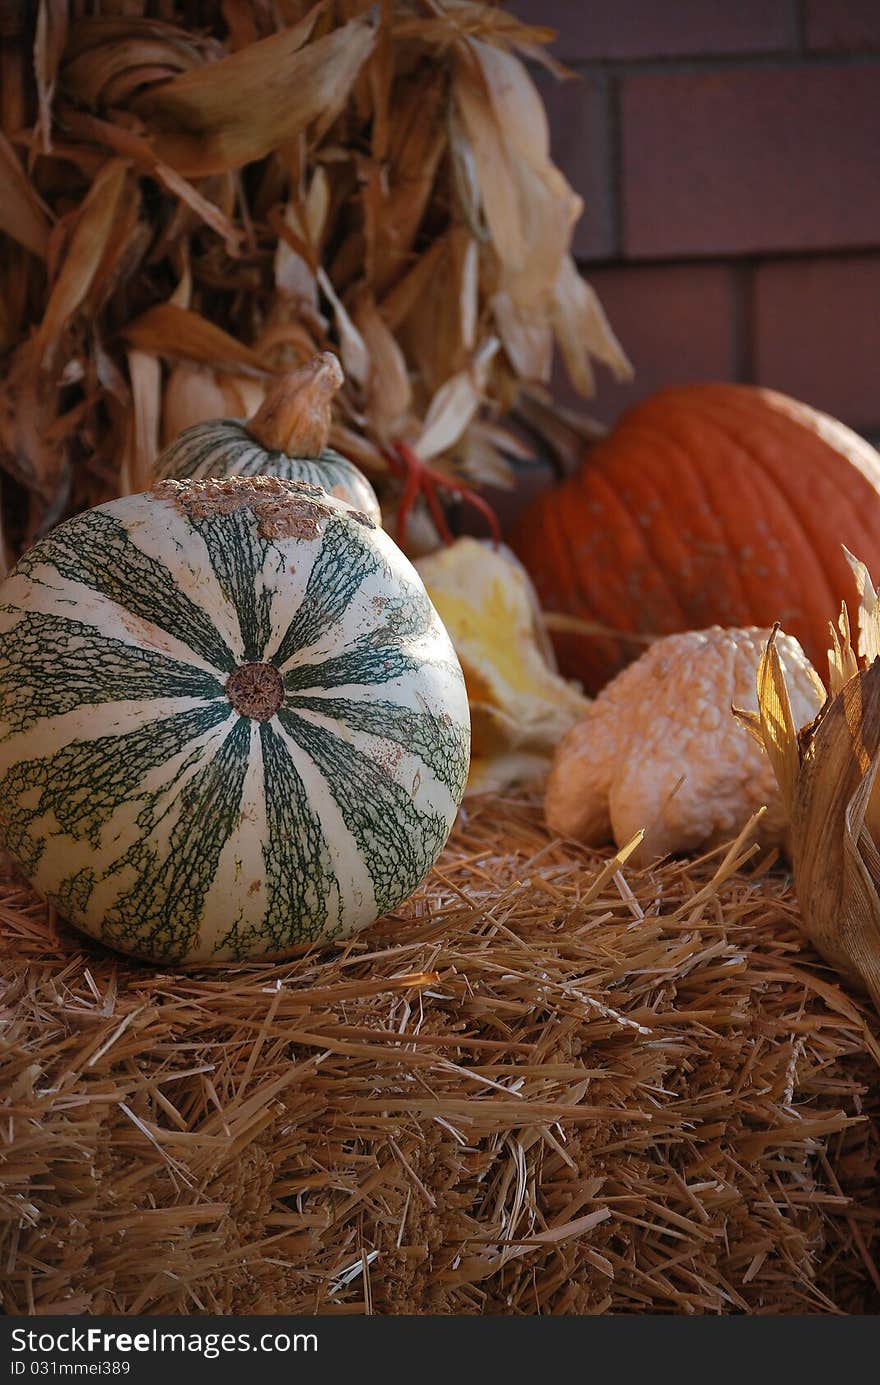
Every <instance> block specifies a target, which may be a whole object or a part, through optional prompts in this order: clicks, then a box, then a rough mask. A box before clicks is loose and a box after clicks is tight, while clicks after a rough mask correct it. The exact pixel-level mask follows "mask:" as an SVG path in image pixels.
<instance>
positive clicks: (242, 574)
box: [190, 510, 272, 663]
mask: <svg viewBox="0 0 880 1385" xmlns="http://www.w3.org/2000/svg"><path fill="white" fill-rule="evenodd" d="M190 524H191V526H192V528H193V529H194V530H195V531H196V533H197V534H199V535H200V537H201V539H202V541H203V543H204V545H205V549H206V552H207V554H208V560H209V562H210V564H211V567H212V569H213V572H214V575H215V577H216V578H217V584H218V586H219V588H220V590H221V592H222V593H223V595H224V596H225V598H226V600H227V601H228V602H229V604H230V606H231V607H232V608H233V610H234V612H235V616H236V620H237V622H238V627H239V631H240V633H241V640H242V649H243V655H242V659H243V662H245V663H257V662H258V661H259V660H261V659H262V657H263V655H264V652H265V649H266V646H267V644H268V642H269V637H270V635H271V633H272V596H271V592H270V590H269V589H268V588H267V587H266V585H265V583H264V582H263V581H262V573H263V569H264V567H265V565H266V561H267V558H268V555H269V552H270V546H269V541H268V540H267V539H264V538H262V536H261V535H260V534H259V533H258V532H257V527H256V525H255V523H254V515H253V512H252V511H249V510H236V511H235V512H233V513H232V514H230V515H224V516H223V521H222V523H217V520H216V519H211V518H205V519H195V518H193V519H191V520H190Z"/></svg>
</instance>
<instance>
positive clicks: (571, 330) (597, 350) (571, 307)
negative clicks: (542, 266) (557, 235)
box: [551, 256, 633, 395]
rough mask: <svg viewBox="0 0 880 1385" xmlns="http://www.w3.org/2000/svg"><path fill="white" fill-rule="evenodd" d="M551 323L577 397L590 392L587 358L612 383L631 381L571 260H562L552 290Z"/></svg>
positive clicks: (592, 293) (605, 322)
mask: <svg viewBox="0 0 880 1385" xmlns="http://www.w3.org/2000/svg"><path fill="white" fill-rule="evenodd" d="M551 322H552V324H553V328H554V330H555V332H556V337H557V340H558V342H559V345H560V348H561V350H562V354H563V357H564V359H565V364H566V367H567V369H568V373H569V375H570V376H571V381H572V384H573V385H574V387H575V389H577V390H578V391H579V392H580V393H581V394H584V395H587V394H592V393H593V391H594V384H595V381H594V377H593V370H592V367H591V365H590V357H591V356H594V357H595V358H596V359H597V360H599V361H602V362H603V364H604V365H607V366H608V368H609V370H610V371H611V373H612V375H613V376H614V378H615V380H619V381H625V380H630V379H632V373H633V371H632V366H631V365H630V363H629V361H628V360H627V358H626V355H625V353H624V350H623V347H622V346H621V345H620V342H619V341H618V340H617V337H616V336H615V335H614V332H613V331H612V330H611V325H610V323H609V321H608V319H607V317H606V316H605V312H604V310H603V308H602V305H601V303H600V302H599V299H598V297H597V295H596V291H595V289H593V288H591V287H590V285H589V284H587V283H585V282H584V280H583V279H582V278H581V277H580V275H579V274H578V272H577V267H576V265H575V263H574V260H572V258H571V256H567V257H566V258H565V259H564V260H563V262H562V267H561V269H560V271H559V277H558V278H557V280H556V284H555V286H554V292H553V310H552V314H551Z"/></svg>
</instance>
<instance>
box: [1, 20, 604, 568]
mask: <svg viewBox="0 0 880 1385" xmlns="http://www.w3.org/2000/svg"><path fill="white" fill-rule="evenodd" d="M7 8H9V15H8V16H6V17H5V18H4V21H3V22H4V40H5V47H4V52H3V73H2V75H3V79H4V80H3V98H2V101H0V249H2V252H3V253H2V257H0V304H2V307H0V353H2V362H0V373H2V379H0V469H2V470H4V471H5V472H7V473H8V474H9V476H10V478H12V479H11V480H10V484H9V486H8V487H6V489H5V490H4V501H5V504H6V513H5V515H4V518H5V519H6V528H7V533H8V537H9V543H10V547H11V549H12V550H13V556H14V553H15V552H16V551H18V550H20V549H21V548H22V547H23V546H25V545H26V544H27V543H28V542H29V541H30V540H31V539H32V537H33V535H34V534H35V533H37V532H40V531H41V530H43V529H45V528H46V527H47V525H48V524H49V523H52V522H54V521H55V520H57V519H58V518H59V517H61V516H62V515H63V514H64V513H65V511H66V510H68V509H70V508H77V507H81V506H82V505H85V504H93V503H95V502H96V501H98V500H102V499H106V498H108V497H109V496H112V495H114V494H117V493H119V492H120V491H125V490H128V489H130V488H131V487H133V486H135V487H136V486H138V485H141V484H143V478H144V475H145V470H146V467H147V465H148V461H149V457H148V452H149V450H150V449H151V448H153V446H154V445H155V443H156V440H157V439H159V438H161V440H163V441H167V440H168V439H169V437H170V436H171V435H172V434H173V433H175V432H177V431H179V429H180V428H182V427H185V426H187V425H188V424H190V423H194V422H198V421H200V420H201V419H203V418H204V417H205V412H206V410H208V409H209V408H210V409H211V411H212V412H214V411H216V410H217V409H218V408H222V412H224V413H233V414H247V413H249V412H252V411H253V408H254V406H255V404H258V402H259V392H260V391H261V390H262V388H263V386H264V383H265V381H266V379H267V378H268V376H269V375H271V373H273V372H275V371H279V370H289V369H291V368H295V367H296V366H297V365H298V364H300V363H301V362H302V361H303V360H305V359H307V358H309V357H311V356H312V355H314V354H315V353H316V352H318V351H321V350H324V349H326V348H327V347H330V348H331V349H333V350H334V351H336V352H337V353H338V354H339V356H340V358H341V360H342V362H343V365H344V367H345V371H346V375H347V377H348V383H347V385H346V388H345V390H344V391H343V393H342V395H341V397H340V400H339V407H338V411H337V415H336V419H335V430H334V436H333V437H332V441H333V444H334V445H335V446H338V447H340V449H341V450H342V451H344V452H346V453H347V455H349V456H351V457H352V460H354V461H355V462H357V463H358V464H359V465H360V466H361V467H362V468H364V469H365V470H367V471H368V472H369V473H371V474H372V476H373V477H374V478H379V479H380V481H381V480H382V478H383V477H384V475H385V473H386V471H387V464H386V449H387V448H388V447H389V445H390V444H393V443H395V442H396V441H398V440H402V441H403V442H405V443H409V444H410V445H411V446H414V447H415V448H416V451H418V449H419V448H421V449H422V450H423V451H424V454H425V459H426V460H430V461H431V464H432V466H434V467H439V469H440V470H441V471H445V472H446V473H447V474H449V475H450V476H453V477H468V476H470V477H472V478H475V479H477V480H486V481H491V482H492V483H493V484H498V482H499V481H502V482H503V481H505V479H506V480H508V481H509V480H510V469H509V463H508V461H507V459H506V457H505V455H504V452H503V450H502V449H499V448H497V447H494V446H491V445H489V444H487V436H488V434H487V432H486V429H487V427H491V426H494V423H495V420H496V417H497V415H498V414H500V413H502V412H506V411H508V410H509V409H510V408H511V407H512V406H513V405H514V404H515V403H516V401H517V399H518V398H519V397H520V396H521V394H522V391H523V387H525V388H527V389H528V390H530V391H533V390H535V389H541V388H543V387H544V386H545V385H546V382H547V380H548V378H549V370H550V362H551V355H552V350H553V344H554V341H555V342H556V344H557V345H558V347H559V349H560V350H561V351H562V353H563V355H564V358H565V360H566V362H567V364H568V369H569V371H570V374H571V376H572V379H573V381H574V383H575V385H576V386H577V387H578V388H579V389H581V390H582V391H583V392H585V393H589V392H590V390H591V388H592V371H593V364H592V363H594V362H596V361H599V362H602V363H604V364H605V365H606V366H607V367H608V368H609V369H610V370H611V371H612V372H614V373H615V374H617V375H625V374H626V373H627V372H628V369H629V367H628V364H627V362H626V358H625V357H624V355H623V353H622V351H621V349H620V347H619V344H618V343H617V341H616V339H615V337H614V334H613V332H612V330H611V328H610V327H609V325H608V323H607V322H606V320H605V318H604V316H603V314H602V312H601V309H600V308H599V306H598V304H597V302H596V300H595V297H594V295H593V294H592V292H591V290H590V289H589V288H588V286H587V285H586V284H584V283H583V281H582V280H581V279H580V278H579V277H578V274H577V271H576V269H575V267H574V264H573V262H572V261H571V259H570V256H569V248H570V242H571V232H572V228H573V226H574V223H575V221H576V219H577V217H578V215H579V214H580V211H581V205H580V201H579V199H578V198H577V196H576V195H575V194H574V192H573V191H572V189H571V188H570V187H569V186H568V184H567V183H566V181H565V179H564V178H563V177H562V175H561V174H560V172H559V170H558V169H556V168H555V166H554V165H553V163H552V160H551V158H550V154H549V142H548V136H547V122H546V118H545V115H544V111H543V107H542V103H541V100H540V98H539V95H538V93H537V89H536V88H535V86H534V84H533V82H532V80H531V77H530V76H529V75H528V72H527V70H526V67H525V60H530V59H534V58H536V57H540V56H541V44H542V43H543V42H544V41H546V40H547V39H549V38H550V37H551V32H550V31H549V30H544V29H541V28H536V27H534V26H531V25H528V24H525V23H523V22H521V21H520V20H518V19H517V18H516V17H515V16H514V15H512V14H510V13H508V12H507V11H505V10H504V9H503V8H501V7H499V6H498V5H497V4H490V3H480V2H479V0H467V3H464V0H431V3H429V4H425V3H417V0H385V3H383V4H381V5H379V6H374V5H370V4H368V3H366V0H320V2H319V3H317V4H310V3H308V0H284V3H283V4H282V3H279V4H274V5H270V4H267V3H265V0H235V3H230V0H205V3H203V4H200V5H199V6H198V7H197V12H198V13H197V17H196V11H195V10H194V9H193V7H192V5H191V4H189V3H185V0H163V3H162V4H160V5H156V4H155V3H152V0H126V3H125V4H124V5H122V4H119V3H113V4H111V3H110V2H109V0H102V3H98V4H96V3H93V2H92V0H39V3H38V4H35V5H33V6H21V5H18V6H16V5H13V6H11V7H7ZM147 358H149V360H150V361H152V363H153V364H152V366H151V365H150V364H149V362H148V359H147Z"/></svg>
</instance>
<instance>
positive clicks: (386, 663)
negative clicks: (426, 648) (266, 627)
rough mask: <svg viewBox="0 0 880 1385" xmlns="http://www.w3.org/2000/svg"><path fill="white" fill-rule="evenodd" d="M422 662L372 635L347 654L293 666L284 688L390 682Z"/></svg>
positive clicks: (303, 688)
mask: <svg viewBox="0 0 880 1385" xmlns="http://www.w3.org/2000/svg"><path fill="white" fill-rule="evenodd" d="M419 663H420V660H419V659H417V658H416V657H415V656H414V655H413V654H409V653H407V651H406V650H405V649H403V648H402V647H401V645H400V643H399V642H398V641H395V642H394V643H388V644H377V643H376V642H375V640H374V638H373V636H372V635H364V636H362V637H361V639H360V640H358V641H356V642H355V643H354V644H353V645H352V646H351V648H350V649H347V650H346V651H345V653H344V654H333V655H331V656H330V657H329V658H326V659H322V660H320V662H318V663H314V664H309V663H301V664H294V666H293V667H292V668H289V669H288V670H287V672H286V673H285V674H284V688H285V691H286V692H288V693H296V692H306V691H308V690H309V689H311V688H338V687H348V686H349V685H350V684H351V685H355V686H357V685H359V684H360V685H364V686H370V685H373V684H378V683H391V682H393V681H394V680H395V679H396V678H401V677H403V675H404V674H407V673H414V672H415V670H416V669H417V668H418V667H419ZM437 666H438V667H443V665H437Z"/></svg>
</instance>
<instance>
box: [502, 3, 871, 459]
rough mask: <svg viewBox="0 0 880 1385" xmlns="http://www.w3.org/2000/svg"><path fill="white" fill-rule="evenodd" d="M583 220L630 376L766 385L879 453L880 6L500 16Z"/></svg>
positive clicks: (567, 10) (605, 405)
mask: <svg viewBox="0 0 880 1385" xmlns="http://www.w3.org/2000/svg"><path fill="white" fill-rule="evenodd" d="M511 8H512V9H513V10H514V11H515V12H516V13H518V14H519V15H521V16H522V17H523V18H526V19H529V20H530V21H532V22H534V23H539V24H546V25H549V26H552V27H553V28H554V29H556V30H557V31H558V38H557V41H556V43H555V44H554V47H553V52H554V53H555V54H556V56H557V57H559V58H560V59H561V60H562V61H563V62H564V63H565V64H566V65H567V66H568V67H570V68H571V69H572V70H573V72H574V73H575V74H576V75H575V77H574V78H573V79H572V80H569V81H565V82H563V83H558V82H556V81H555V80H554V79H553V78H552V77H550V76H549V75H547V74H545V73H543V72H542V73H540V74H539V75H538V81H539V85H540V87H541V90H542V93H543V95H544V97H545V100H546V102H547V106H548V109H549V112H550V119H551V126H552V130H553V146H554V154H555V157H556V159H557V162H559V163H560V165H561V166H562V168H563V170H564V171H565V173H566V174H567V176H568V178H569V179H570V181H571V182H572V183H573V185H574V186H575V188H576V189H577V190H578V192H579V193H580V194H581V196H582V197H583V198H584V202H585V204H586V207H585V213H584V217H583V220H582V222H581V224H580V226H579V227H578V229H577V232H576V238H575V251H576V254H577V257H578V259H579V261H580V262H581V264H582V266H583V267H584V269H585V270H586V272H587V274H588V277H589V278H590V279H591V281H592V282H593V283H594V284H595V286H596V288H597V289H598V291H599V293H600V295H601V297H602V300H603V302H604V304H605V306H606V308H607V310H608V313H609V315H610V317H611V320H612V322H613V323H614V325H615V327H616V328H617V330H618V332H619V334H620V336H621V338H622V340H623V343H624V345H625V346H626V348H627V350H628V352H629V354H630V357H631V359H632V361H633V364H634V366H635V367H636V372H637V378H636V380H635V382H634V383H633V384H632V385H629V386H626V387H619V386H615V385H614V384H613V383H612V382H611V381H610V380H609V379H608V377H607V376H606V377H604V378H603V380H602V382H601V386H600V393H599V397H598V399H597V400H596V401H595V409H594V411H595V413H596V414H597V415H598V416H599V417H601V418H602V419H604V420H606V421H610V420H611V419H613V418H614V417H616V416H617V415H618V414H619V413H620V411H621V409H622V408H623V407H624V406H625V405H626V404H628V403H630V402H632V401H633V400H635V399H637V398H640V397H641V396H642V395H644V394H647V393H649V392H650V391H651V390H654V389H657V388H659V387H660V386H661V385H664V384H674V383H681V382H682V381H685V380H707V379H725V380H742V381H749V382H755V383H760V384H766V385H770V386H774V387H776V388H778V389H782V390H785V391H786V392H788V393H790V394H794V395H797V396H799V397H800V398H802V399H805V400H807V401H808V402H810V403H812V404H815V405H816V406H817V407H819V408H823V409H827V410H828V411H829V412H831V413H832V414H835V415H837V416H838V417H840V418H842V419H844V420H845V421H846V422H848V423H850V424H851V425H852V426H853V427H855V428H858V429H860V430H861V431H862V432H864V433H866V434H867V435H868V436H870V437H872V439H873V440H875V441H877V440H878V439H880V387H878V385H880V381H878V373H880V0H511Z"/></svg>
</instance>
